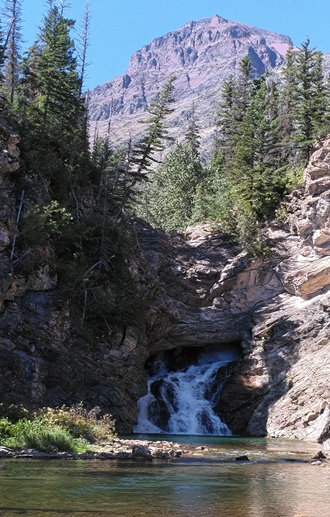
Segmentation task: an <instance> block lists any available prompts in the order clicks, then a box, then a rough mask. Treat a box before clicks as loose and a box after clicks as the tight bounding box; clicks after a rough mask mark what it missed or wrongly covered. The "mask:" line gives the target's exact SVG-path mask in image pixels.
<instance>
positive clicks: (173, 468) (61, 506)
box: [0, 437, 330, 517]
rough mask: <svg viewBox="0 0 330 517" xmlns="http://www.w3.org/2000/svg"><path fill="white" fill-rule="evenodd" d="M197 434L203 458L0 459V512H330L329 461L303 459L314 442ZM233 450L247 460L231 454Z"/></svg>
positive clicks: (287, 515) (234, 515)
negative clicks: (312, 462) (317, 462)
mask: <svg viewBox="0 0 330 517" xmlns="http://www.w3.org/2000/svg"><path fill="white" fill-rule="evenodd" d="M171 438H173V437H171ZM181 440H183V438H182V437H181ZM203 441H204V443H205V442H208V443H207V447H208V449H209V450H208V452H206V453H205V457H203V458H200V457H195V458H189V459H187V458H185V459H182V460H181V459H179V460H175V461H174V460H173V461H170V462H154V461H153V462H152V463H141V462H132V461H125V460H122V461H114V460H110V461H109V460H104V461H100V460H94V461H87V460H85V461H81V460H65V461H63V460H35V459H33V460H32V459H25V460H23V459H17V460H15V459H11V460H0V515H1V516H2V515H4V516H7V517H11V516H14V515H29V516H31V517H32V516H33V517H40V516H44V515H54V516H59V515H63V514H64V515H70V516H74V517H81V516H84V515H86V516H95V517H96V516H97V517H105V516H114V517H121V516H125V517H139V516H142V515H143V516H145V517H179V516H180V517H294V516H297V517H298V516H299V517H302V516H304V517H318V516H320V515H322V516H325V517H326V516H329V515H330V490H329V487H330V466H324V467H322V466H313V465H310V464H309V463H308V462H307V463H306V462H304V461H303V460H307V459H309V458H310V456H311V455H312V454H313V452H315V450H317V447H315V446H308V445H306V444H301V443H299V442H279V441H267V440H239V439H231V440H230V439H219V438H218V439H216V438H213V439H212V440H207V439H203ZM194 442H196V437H194ZM239 454H247V455H248V456H249V458H250V459H251V460H252V461H251V462H242V463H241V462H237V461H235V459H232V458H235V457H236V456H237V455H239Z"/></svg>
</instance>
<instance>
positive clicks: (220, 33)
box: [89, 16, 291, 151]
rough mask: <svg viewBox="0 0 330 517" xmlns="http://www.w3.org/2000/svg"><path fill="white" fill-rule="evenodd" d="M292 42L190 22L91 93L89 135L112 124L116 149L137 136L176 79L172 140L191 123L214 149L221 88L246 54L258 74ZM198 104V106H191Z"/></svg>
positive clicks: (221, 24)
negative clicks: (147, 115)
mask: <svg viewBox="0 0 330 517" xmlns="http://www.w3.org/2000/svg"><path fill="white" fill-rule="evenodd" d="M290 44H291V40H290V38H289V37H288V36H283V35H280V34H275V33H273V32H269V31H265V30H262V29H258V28H256V27H251V26H247V25H243V24H241V23H237V22H232V21H229V20H225V19H224V18H221V17H220V16H213V17H212V18H209V19H205V20H200V21H197V22H189V23H187V24H186V25H184V26H183V27H181V28H180V29H178V30H176V31H173V32H170V33H168V34H166V35H164V36H162V37H160V38H157V39H155V40H153V41H152V42H151V43H150V44H148V45H146V46H144V47H143V48H141V49H140V50H138V51H137V52H135V54H133V55H132V57H131V60H130V64H129V68H128V70H127V72H126V74H125V75H123V76H121V77H117V78H115V79H113V80H112V81H110V82H108V83H106V84H104V85H101V86H98V87H97V88H95V89H94V90H92V91H91V92H90V93H89V112H90V118H91V134H92V135H94V134H95V127H97V131H98V132H99V134H101V135H102V134H105V132H106V131H107V130H108V126H109V123H110V126H111V138H112V140H113V143H114V145H118V143H120V144H122V145H123V144H125V143H127V141H128V140H129V138H133V140H135V139H137V138H139V137H140V136H141V134H142V131H143V126H142V125H141V124H139V120H141V118H142V119H143V112H144V111H145V108H146V106H148V105H149V104H150V102H151V101H152V99H153V98H154V97H155V96H156V95H157V94H158V93H159V91H160V88H161V86H162V85H163V84H164V83H165V82H166V81H168V80H169V78H170V77H173V76H175V77H176V81H175V99H176V102H175V104H174V105H173V107H174V109H175V111H174V113H173V114H172V115H171V116H169V117H168V118H167V123H168V125H169V126H170V131H171V136H173V137H174V138H179V137H180V136H182V135H183V134H184V133H185V131H186V129H187V125H188V123H189V119H191V116H192V111H193V109H194V118H195V121H196V123H197V124H198V126H199V127H200V128H201V136H202V147H203V149H204V150H205V151H207V150H208V149H209V148H210V145H211V142H212V134H213V127H214V119H215V116H216V112H217V109H218V104H219V101H220V93H221V86H222V84H223V82H224V80H225V79H226V78H227V77H228V75H230V74H235V73H236V72H237V71H238V69H239V63H240V61H241V59H242V58H243V57H244V56H246V55H248V56H249V57H250V59H251V62H252V64H253V68H254V74H255V75H256V76H259V75H261V74H263V73H264V72H266V71H267V70H271V69H273V68H275V67H278V66H280V65H281V64H283V62H284V56H285V54H286V51H287V49H288V47H289V45H290ZM193 106H194V108H193Z"/></svg>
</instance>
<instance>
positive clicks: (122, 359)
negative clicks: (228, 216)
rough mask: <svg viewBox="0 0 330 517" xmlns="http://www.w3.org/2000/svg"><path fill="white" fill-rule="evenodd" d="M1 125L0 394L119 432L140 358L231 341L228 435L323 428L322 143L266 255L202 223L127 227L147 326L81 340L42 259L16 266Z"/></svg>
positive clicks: (8, 144)
mask: <svg viewBox="0 0 330 517" xmlns="http://www.w3.org/2000/svg"><path fill="white" fill-rule="evenodd" d="M2 127H3V131H2V133H1V134H0V182H1V185H0V196H1V210H0V238H1V240H0V301H1V309H0V311H1V312H0V400H1V401H6V402H22V403H24V404H27V405H30V406H34V407H38V406H42V405H61V404H64V403H65V404H74V403H78V402H80V401H82V402H84V403H85V404H86V405H88V406H93V405H100V406H101V407H102V408H103V409H104V410H106V411H109V412H112V413H113V415H114V416H115V418H116V420H117V427H118V430H119V431H120V432H131V430H132V426H133V425H134V423H135V422H136V419H137V408H136V403H137V400H138V399H139V398H140V397H141V396H142V395H143V394H144V393H145V391H146V371H145V369H144V364H145V362H146V360H147V359H148V358H149V357H150V356H151V355H152V354H154V353H155V352H158V351H163V350H168V349H173V348H182V347H192V346H194V347H200V346H203V345H221V344H223V343H226V344H228V343H232V344H234V345H235V347H237V346H238V344H240V346H241V348H242V356H243V357H242V359H241V360H240V361H239V362H238V363H237V364H236V365H235V367H234V372H233V375H232V377H231V379H230V380H229V381H227V383H226V385H225V388H224V390H223V393H222V397H221V400H220V401H219V404H218V411H219V413H220V414H221V416H222V419H223V420H224V421H225V422H226V423H227V424H228V425H229V427H230V428H231V429H232V430H233V431H234V432H235V433H249V434H252V435H257V436H259V435H266V434H268V435H271V436H278V437H298V438H303V439H308V440H314V441H316V440H319V441H324V440H326V439H327V438H329V437H330V414H329V413H330V411H329V404H330V388H329V383H328V379H329V375H330V362H329V359H328V358H329V354H330V349H329V348H330V138H329V139H327V140H325V141H324V142H323V143H322V144H319V145H318V146H317V147H316V149H315V152H314V153H313V155H312V157H311V160H310V163H309V165H308V167H307V169H306V183H305V190H301V191H296V192H294V193H293V194H292V196H291V197H290V199H287V201H286V212H283V213H285V214H286V217H285V219H284V218H283V217H282V220H281V221H279V222H276V223H275V222H274V223H273V224H272V226H271V227H269V228H268V229H267V233H268V237H269V238H270V239H271V240H272V242H273V248H272V250H271V253H270V256H269V258H268V259H267V260H266V259H263V260H262V259H254V258H250V257H248V256H246V255H245V254H243V253H242V252H241V250H240V249H239V248H235V247H232V246H230V245H229V244H228V243H226V242H224V241H223V240H222V239H221V238H220V237H219V235H220V232H217V231H216V229H214V228H213V229H212V231H211V230H210V229H209V228H207V227H199V228H192V229H189V230H188V231H187V233H186V235H185V236H181V235H169V234H165V233H164V232H162V231H160V230H155V229H152V228H150V227H148V226H146V225H144V224H141V223H139V224H137V225H136V231H137V235H138V240H139V254H138V256H137V257H136V259H135V261H134V264H132V270H133V271H134V275H135V278H136V281H137V284H138V289H139V293H140V296H141V299H142V298H143V300H144V302H145V304H146V307H147V309H146V315H145V316H146V317H145V321H143V322H141V325H140V326H139V328H125V327H124V326H123V327H118V326H117V327H113V328H112V329H110V330H109V333H108V334H107V335H104V336H103V337H102V338H100V339H99V340H98V341H97V342H94V344H93V346H91V343H90V341H89V340H88V337H86V335H83V334H82V333H81V332H80V331H79V329H77V328H76V327H75V326H74V324H73V318H72V311H71V308H70V307H69V306H67V307H63V306H62V307H59V306H58V304H57V303H56V278H54V277H52V276H51V274H50V272H49V271H50V270H49V269H47V264H44V265H43V266H42V267H41V269H40V271H37V272H33V274H32V273H31V274H30V275H28V274H27V275H25V276H24V277H23V276H22V275H20V274H19V273H18V272H17V270H16V268H15V266H16V264H15V260H16V259H15V256H13V254H12V249H13V245H12V244H13V239H14V236H15V233H16V231H17V228H16V220H17V212H18V209H19V204H20V202H19V200H20V199H21V193H20V192H18V191H17V190H16V189H15V184H14V182H13V180H12V176H11V175H12V172H13V171H15V169H17V168H18V166H19V163H18V155H19V153H18V149H17V142H18V139H17V136H16V135H15V134H14V133H13V132H12V131H11V130H10V128H8V127H7V126H6V125H5V123H2ZM16 174H17V172H16ZM23 216H24V204H23V210H22V217H23Z"/></svg>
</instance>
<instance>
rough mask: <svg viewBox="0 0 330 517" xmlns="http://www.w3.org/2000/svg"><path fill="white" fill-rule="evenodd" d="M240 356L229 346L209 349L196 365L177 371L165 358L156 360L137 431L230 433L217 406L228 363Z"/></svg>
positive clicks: (202, 354)
mask: <svg viewBox="0 0 330 517" xmlns="http://www.w3.org/2000/svg"><path fill="white" fill-rule="evenodd" d="M239 357H240V356H239V354H238V352H237V350H235V349H234V348H230V347H227V348H224V347H222V349H221V350H220V351H214V350H207V351H204V352H201V353H199V354H198V357H197V358H196V361H195V363H196V364H190V365H188V366H185V367H183V368H182V369H181V370H178V369H175V370H174V371H173V368H171V367H170V366H169V365H168V364H167V363H166V361H165V360H164V359H158V360H156V361H155V362H154V364H153V367H152V371H151V373H150V378H149V381H148V393H147V395H145V396H144V397H142V398H141V399H140V400H139V402H138V409H139V418H138V424H137V425H136V426H135V428H134V432H135V433H147V434H164V433H165V434H189V435H222V436H228V435H231V431H230V429H229V428H228V426H227V425H226V424H224V423H223V422H222V421H221V420H220V418H219V416H218V415H217V414H216V413H215V411H214V407H215V406H216V404H217V403H218V401H219V397H220V393H221V390H222V387H223V385H224V382H225V380H226V379H227V378H228V375H229V374H230V368H229V366H228V367H227V368H226V365H229V363H232V362H233V361H235V360H237V359H239ZM220 373H221V376H220V375H219V374H220ZM219 376H220V379H219Z"/></svg>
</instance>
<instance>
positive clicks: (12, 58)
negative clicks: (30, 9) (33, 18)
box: [4, 0, 22, 103]
mask: <svg viewBox="0 0 330 517" xmlns="http://www.w3.org/2000/svg"><path fill="white" fill-rule="evenodd" d="M4 16H5V19H6V21H7V23H6V30H7V33H8V36H7V42H6V50H5V56H6V61H5V71H4V76H5V84H4V91H5V93H6V94H7V95H8V98H9V100H10V102H11V103H13V101H14V97H15V93H17V87H18V81H19V62H20V46H21V39H22V37H21V22H22V0H5V5H4Z"/></svg>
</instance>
